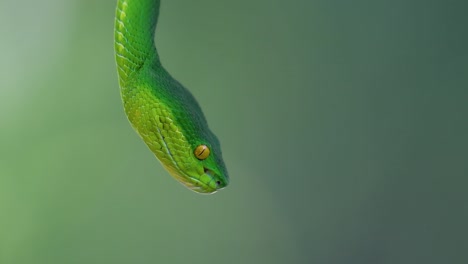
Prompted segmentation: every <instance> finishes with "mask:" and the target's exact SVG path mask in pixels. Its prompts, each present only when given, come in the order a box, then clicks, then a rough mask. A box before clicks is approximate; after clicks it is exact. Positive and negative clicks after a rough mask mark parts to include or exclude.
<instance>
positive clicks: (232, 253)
mask: <svg viewBox="0 0 468 264" xmlns="http://www.w3.org/2000/svg"><path fill="white" fill-rule="evenodd" d="M115 4H116V1H91V0H81V1H75V0H73V1H72V0H67V1H62V0H43V1H32V0H26V1H16V0H0V30H1V31H0V32H1V41H0V55H1V59H0V122H1V130H0V263H1V264H16V263H20V264H22V263H34V264H42V263H44V264H45V263H47V264H50V263H52V264H54V263H67V264H68V263H71V264H73V263H122V264H123V263H468V253H467V252H468V226H467V223H468V194H467V191H466V190H467V186H468V180H467V176H468V151H467V149H468V139H467V135H468V126H467V123H468V122H467V116H468V106H467V105H468V63H467V61H468V52H467V47H468V34H467V25H468V18H467V16H466V10H467V7H468V4H466V1H465V2H463V1H403V0H397V1H371V0H357V1H330V0H291V1H279V0H240V1H221V0H198V1H188V0H183V1H182V0H180V1H169V0H165V1H164V0H163V3H162V10H161V16H160V20H159V21H160V23H159V25H158V30H157V36H156V39H157V45H158V49H159V52H160V56H161V58H162V61H163V63H164V64H165V66H166V68H167V69H168V70H169V72H171V73H172V75H173V76H175V77H176V78H177V79H178V80H179V81H181V82H182V83H183V84H184V85H185V86H186V87H188V88H189V89H190V90H191V91H192V92H193V94H194V95H195V97H196V98H197V99H198V100H199V102H200V104H201V105H202V107H203V109H204V112H205V115H206V116H207V118H208V121H209V124H210V126H211V128H212V129H213V130H214V131H215V133H216V134H217V135H218V137H219V138H220V140H221V142H222V147H223V154H224V159H225V162H226V165H227V167H228V170H229V173H230V176H231V185H230V186H229V187H228V188H227V189H225V190H222V191H220V192H219V193H217V194H215V195H212V196H203V195H198V194H195V193H193V192H191V191H189V190H187V189H185V188H184V187H183V186H182V185H180V184H179V183H177V182H176V181H175V180H173V179H172V178H171V177H170V176H169V175H168V173H167V172H166V171H164V170H163V169H162V167H161V166H160V164H159V162H157V161H156V159H155V158H154V157H153V155H152V154H151V153H150V151H149V150H148V149H147V147H146V146H145V145H144V144H143V142H142V141H141V140H140V139H139V138H138V136H137V135H136V134H135V133H134V131H133V130H132V129H131V127H130V125H129V123H128V121H127V120H126V117H125V115H124V113H123V109H122V105H121V101H120V95H119V90H118V84H117V76H116V69H115V63H114V57H113V56H114V55H113V24H114V10H115Z"/></svg>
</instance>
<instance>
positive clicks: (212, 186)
mask: <svg viewBox="0 0 468 264" xmlns="http://www.w3.org/2000/svg"><path fill="white" fill-rule="evenodd" d="M203 172H204V173H203V174H202V175H201V176H200V177H197V178H196V177H193V176H189V178H190V183H186V185H187V187H189V188H190V189H191V190H193V191H195V192H198V193H204V194H212V193H215V192H216V191H218V190H220V189H222V188H224V187H226V184H225V183H223V181H221V180H220V179H219V178H220V177H219V176H218V175H217V174H216V173H215V172H214V171H212V170H210V169H208V168H206V167H204V168H203Z"/></svg>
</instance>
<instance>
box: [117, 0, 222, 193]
mask: <svg viewBox="0 0 468 264" xmlns="http://www.w3.org/2000/svg"><path fill="white" fill-rule="evenodd" d="M159 6H160V1H159V0H118V3H117V11H116V19H115V58H116V62H117V70H118V76H119V84H120V90H121V96H122V101H123V104H124V109H125V113H126V114H127V117H128V119H129V121H130V123H131V124H132V126H133V128H134V129H135V130H136V131H137V132H138V134H139V135H140V136H141V138H142V139H143V140H144V142H145V143H146V145H147V146H148V147H149V148H150V150H151V151H152V152H153V153H154V154H155V155H156V157H157V158H158V159H159V161H160V162H161V163H162V165H163V166H164V167H165V168H166V169H167V170H168V171H169V173H170V174H171V175H172V176H173V177H175V178H176V179H177V180H179V181H180V182H181V183H182V184H184V185H185V186H187V187H188V188H190V189H192V190H194V191H196V192H200V193H213V192H215V191H217V190H218V189H220V188H223V187H225V186H226V185H227V184H228V182H229V178H228V174H227V171H226V168H225V165H224V162H223V159H222V156H221V148H220V144H219V141H218V139H217V138H216V136H215V135H214V134H213V133H212V132H211V130H210V129H209V128H208V124H207V122H206V119H205V117H204V115H203V113H202V111H201V108H200V106H199V105H198V103H197V101H196V100H195V98H194V97H193V96H192V94H191V93H190V92H189V91H188V90H187V89H186V88H184V87H183V86H182V85H181V84H180V83H179V82H178V81H176V80H175V79H174V78H172V77H171V75H169V73H168V72H167V71H166V70H165V69H164V68H163V67H162V65H161V62H160V60H159V56H158V53H157V50H156V47H155V41H154V34H155V29H156V22H157V18H158V14H159Z"/></svg>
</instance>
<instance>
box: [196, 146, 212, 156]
mask: <svg viewBox="0 0 468 264" xmlns="http://www.w3.org/2000/svg"><path fill="white" fill-rule="evenodd" d="M194 154H195V156H196V157H197V158H198V159H200V160H204V159H206V158H208V156H209V155H210V149H209V148H208V147H207V146H205V145H200V146H198V147H197V148H196V149H195V153H194Z"/></svg>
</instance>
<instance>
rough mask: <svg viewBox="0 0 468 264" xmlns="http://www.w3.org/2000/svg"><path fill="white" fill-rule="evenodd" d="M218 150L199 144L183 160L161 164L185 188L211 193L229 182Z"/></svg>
mask: <svg viewBox="0 0 468 264" xmlns="http://www.w3.org/2000/svg"><path fill="white" fill-rule="evenodd" d="M218 150H219V149H218V148H216V147H213V146H209V145H205V144H200V145H198V146H196V147H195V148H194V151H193V153H191V155H189V156H188V158H186V160H185V162H175V163H164V162H163V163H162V164H163V166H164V167H165V168H166V169H167V171H168V172H169V173H170V174H171V175H172V176H173V177H174V178H175V179H177V180H178V181H179V182H180V183H182V184H183V185H185V186H186V187H187V188H189V189H191V190H192V191H194V192H197V193H205V194H211V193H215V192H216V191H218V190H220V189H222V188H224V187H226V186H227V185H228V184H229V176H228V174H227V171H226V168H225V166H224V162H223V160H222V158H221V153H220V152H219V151H218ZM173 160H175V157H173Z"/></svg>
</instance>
